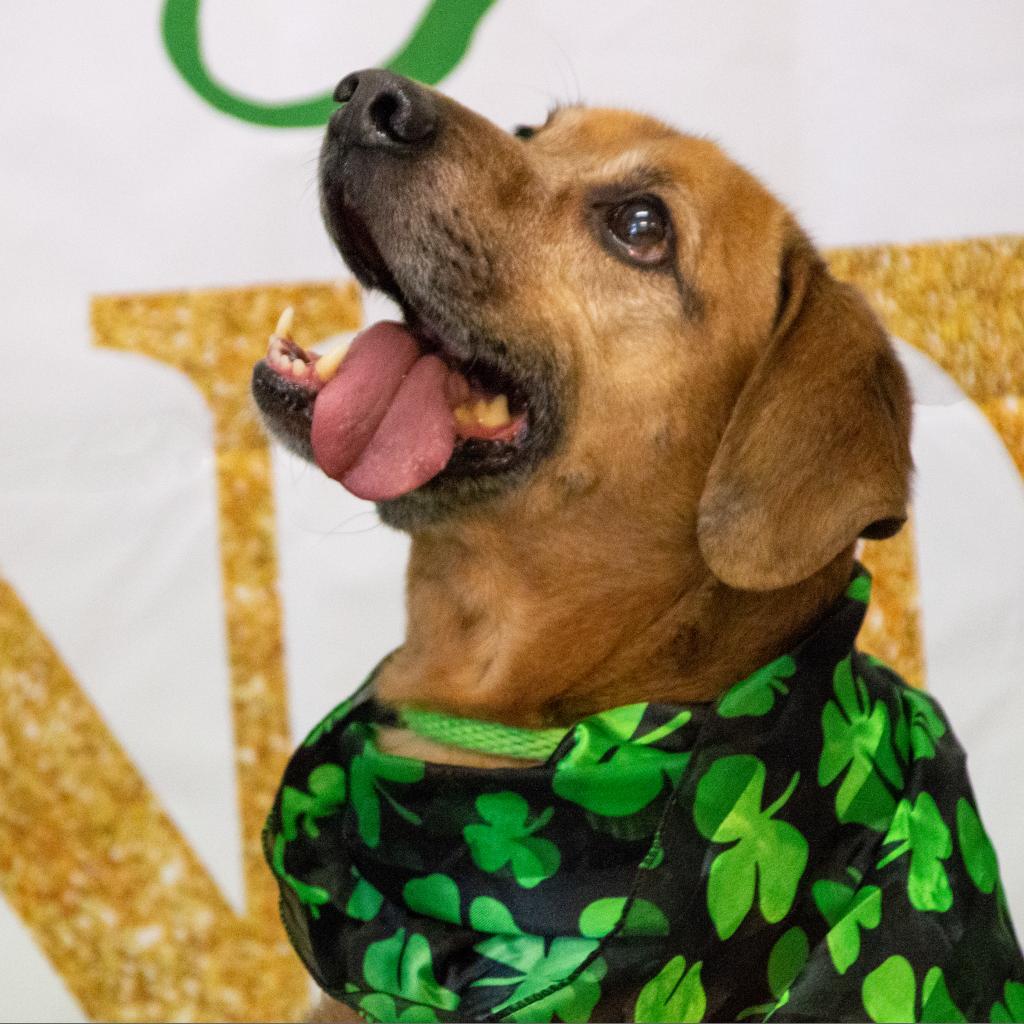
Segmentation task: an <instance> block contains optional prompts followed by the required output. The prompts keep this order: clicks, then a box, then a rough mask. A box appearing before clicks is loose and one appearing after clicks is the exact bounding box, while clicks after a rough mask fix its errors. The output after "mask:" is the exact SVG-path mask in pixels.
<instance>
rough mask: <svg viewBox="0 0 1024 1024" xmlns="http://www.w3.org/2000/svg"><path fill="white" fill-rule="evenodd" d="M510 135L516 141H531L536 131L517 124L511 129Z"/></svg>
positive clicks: (527, 126)
mask: <svg viewBox="0 0 1024 1024" xmlns="http://www.w3.org/2000/svg"><path fill="white" fill-rule="evenodd" d="M512 134H513V135H514V136H515V137H516V138H517V139H522V140H523V141H525V140H526V139H532V138H533V137H534V135H536V134H537V129H536V128H531V127H530V126H529V125H528V124H517V125H516V126H515V128H513V129H512Z"/></svg>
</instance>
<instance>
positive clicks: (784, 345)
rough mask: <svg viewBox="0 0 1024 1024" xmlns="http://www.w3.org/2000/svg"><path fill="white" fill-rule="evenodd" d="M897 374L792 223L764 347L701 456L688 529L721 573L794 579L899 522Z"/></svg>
mask: <svg viewBox="0 0 1024 1024" xmlns="http://www.w3.org/2000/svg"><path fill="white" fill-rule="evenodd" d="M910 415H911V400H910V391H909V388H908V386H907V380H906V376H905V375H904V373H903V369H902V367H901V366H900V364H899V362H898V361H897V359H896V356H895V354H894V352H893V350H892V347H891V345H890V343H889V339H888V338H887V337H886V335H885V332H884V331H883V330H882V328H881V325H880V324H879V323H878V321H877V320H876V319H875V316H874V314H873V313H872V312H871V310H870V309H869V307H868V305H867V303H866V301H865V300H864V298H863V297H862V296H861V295H860V293H859V292H858V291H857V290H856V289H855V288H853V287H852V286H850V285H847V284H842V283H840V282H839V281H836V280H835V279H834V278H833V277H832V276H831V275H830V274H829V273H828V270H827V269H826V267H825V265H824V263H823V261H822V259H821V257H820V256H819V255H818V253H817V252H816V251H815V249H814V247H813V246H812V245H811V243H810V241H809V240H808V239H807V237H806V236H805V235H804V234H803V233H802V232H800V231H799V230H798V229H796V228H795V227H794V228H792V229H791V233H790V238H789V240H788V242H787V244H786V246H785V250H784V252H783V257H782V265H781V269H780V276H779V308H778V312H777V314H776V319H775V325H774V327H773V330H772V336H771V338H770V339H769V342H768V345H767V348H766V349H765V351H764V353H763V355H762V356H761V357H760V359H759V361H758V362H757V364H756V365H755V367H754V370H753V372H752V373H751V375H750V377H749V379H748V380H747V383H746V384H745V385H744V387H743V390H742V391H741V392H740V396H739V399H738V400H737V402H736V406H735V408H734V409H733V413H732V417H731V419H730V420H729V422H728V424H727V426H726V429H725V433H724V435H723V437H722V441H721V443H720V445H719V447H718V451H717V452H716V454H715V457H714V459H713V461H712V464H711V469H710V472H709V474H708V478H707V481H706V483H705V487H704V493H703V495H702V497H701V501H700V507H699V511H698V522H697V538H698V543H699V545H700V550H701V553H702V554H703V556H704V559H705V561H706V562H707V563H708V565H709V566H710V568H711V571H712V572H713V573H714V574H715V575H716V576H717V577H718V578H719V579H721V580H722V581H723V582H724V583H727V584H728V585H729V586H732V587H737V588H740V589H743V590H774V589H776V588H780V587H786V586H789V585H791V584H793V583H798V582H800V581H801V580H804V579H806V578H807V577H808V576H810V575H812V574H813V573H814V572H816V571H817V570H818V569H821V568H822V567H824V566H825V565H827V564H828V563H829V562H830V561H831V560H832V559H833V558H835V557H836V556H837V555H838V554H839V553H840V552H841V551H843V550H844V549H845V548H847V547H848V546H849V545H851V544H853V542H854V541H855V540H856V539H857V537H870V538H873V539H879V538H883V537H889V536H892V535H893V534H894V533H896V532H898V530H899V529H900V527H901V526H902V525H903V523H904V521H905V520H906V515H907V513H906V506H907V498H908V490H909V482H910V473H911V469H912V464H911V457H910Z"/></svg>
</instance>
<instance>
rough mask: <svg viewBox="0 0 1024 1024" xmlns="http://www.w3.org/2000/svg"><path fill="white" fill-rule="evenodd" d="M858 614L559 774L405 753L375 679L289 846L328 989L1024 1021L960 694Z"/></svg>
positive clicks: (299, 766)
mask: <svg viewBox="0 0 1024 1024" xmlns="http://www.w3.org/2000/svg"><path fill="white" fill-rule="evenodd" d="M869 595H870V580H869V577H868V576H867V574H866V573H865V572H864V570H863V569H860V568H859V567H858V569H857V571H856V573H855V575H854V578H853V580H852V581H851V584H850V587H849V588H848V590H847V592H846V595H845V596H844V597H843V598H842V599H841V600H840V601H839V602H838V603H837V605H836V606H835V607H834V608H833V609H832V610H831V612H830V613H829V614H828V615H827V616H826V617H825V619H824V620H823V621H822V622H821V623H820V624H819V626H818V628H817V629H816V631H815V632H814V633H813V634H812V635H811V636H809V637H808V638H807V639H806V640H805V641H804V642H803V643H801V644H800V645H799V646H798V647H797V648H796V649H794V650H793V651H791V652H790V653H789V654H787V655H785V656H784V657H782V658H778V659H776V660H775V661H773V662H771V663H770V664H768V665H766V666H764V667H763V668H762V669H760V670H758V671H757V672H755V673H753V674H752V675H751V676H749V677H748V678H747V679H744V680H741V681H740V682H738V683H737V684H736V685H735V686H733V687H732V688H731V689H730V690H728V691H727V692H726V693H725V694H723V695H722V697H721V698H720V699H719V700H718V701H716V702H715V703H713V704H692V705H687V706H669V705H661V704H633V705H629V706H626V707H621V708H613V709H611V710H609V711H605V712H602V713H600V714H597V715H594V716H592V717H590V718H588V719H585V720H584V721H582V722H579V723H578V724H577V725H576V726H574V727H573V728H571V729H568V730H567V731H566V734H565V736H564V738H563V739H562V741H561V743H560V744H559V746H558V748H557V749H556V750H555V752H554V753H553V754H552V755H551V757H550V758H549V759H548V761H547V762H546V763H544V764H543V765H537V766H535V767H530V768H524V769H492V770H482V769H471V768H463V767H457V766H452V765H441V764H432V763H423V762H421V761H416V760H412V759H409V758H401V757H395V756H392V755H389V754H384V753H382V752H381V751H380V750H379V749H378V748H377V746H376V743H375V734H376V730H377V728H378V727H379V726H380V725H382V724H394V723H395V722H396V718H395V716H394V713H393V712H392V711H391V710H390V709H388V708H386V707H383V706H382V705H380V704H378V703H377V702H376V701H375V699H374V690H373V678H372V676H371V678H370V679H369V680H368V681H367V682H366V684H364V686H363V687H362V689H361V690H360V691H359V692H358V693H357V694H356V696H355V697H354V698H352V699H351V700H350V701H347V702H345V703H344V704H343V705H341V706H340V707H338V708H335V709H334V711H332V712H331V714H329V715H328V716H327V717H326V718H325V719H324V720H323V721H322V722H321V723H320V724H319V725H318V726H317V727H316V729H314V730H313V732H312V733H311V734H310V735H309V737H308V738H307V739H306V741H305V743H304V744H303V745H302V746H301V747H300V748H299V750H298V751H297V752H296V753H295V755H294V756H293V757H292V760H291V762H290V763H289V765H288V768H287V770H286V772H285V777H284V780H283V782H282V786H281V789H280V792H279V793H278V796H277V800H276V801H275V804H274V808H273V810H272V812H271V814H270V818H269V820H268V822H267V827H266V831H265V833H264V848H265V850H266V854H267V859H268V860H269V862H270V864H271V867H272V869H273V871H274V873H275V875H276V877H277V880H278V883H279V885H280V889H281V911H282V916H283V918H284V922H285V925H286V927H287V929H288V933H289V935H290V937H291V940H292V943H293V944H294V946H295V948H296V950H297V952H298V953H299V955H300V957H301V958H302V960H303V961H304V962H305V964H306V966H307V968H308V969H309V970H310V972H311V973H312V975H313V977H314V978H315V979H316V981H317V983H318V984H319V985H320V986H321V987H322V988H323V989H325V990H326V991H327V992H328V993H330V994H331V995H332V996H334V997H335V998H337V999H340V1000H342V1001H343V1002H346V1003H348V1004H349V1005H350V1006H352V1007H353V1008H355V1009H356V1010H357V1011H358V1012H359V1013H360V1014H361V1015H362V1016H363V1017H365V1018H366V1019H367V1020H370V1021H473V1020H510V1021H563V1022H570V1021H573V1022H575V1021H621V1020H636V1021H700V1020H714V1021H720V1020H767V1019H771V1020H773V1021H784V1020H823V1021H826V1020H871V1021H961V1020H983V1021H990V1020H991V1021H1010V1020H1017V1021H1021V1020H1024V960H1022V958H1021V953H1020V948H1019V946H1018V945H1017V941H1016V939H1015V937H1014V933H1013V928H1012V925H1011V923H1010V920H1009V917H1008V914H1007V910H1006V902H1005V899H1004V897H1003V893H1002V889H1001V886H1000V883H999V873H998V868H997V863H996V857H995V853H994V851H993V849H992V845H991V843H990V842H989V840H988V837H987V836H986V834H985V829H984V827H983V825H982V822H981V819H980V817H979V815H978V811H977V807H976V805H975V801H974V797H973V795H972V793H971V789H970V784H969V782H968V780H967V777H966V774H965V771H964V755H963V751H962V750H961V749H960V747H959V746H958V744H957V743H956V740H955V739H954V738H953V736H952V734H951V733H950V729H949V726H948V724H947V722H946V720H945V718H944V717H943V715H942V713H941V711H940V710H939V709H938V707H937V705H936V704H935V702H934V701H933V700H932V699H931V698H930V697H929V696H927V695H926V694H923V693H920V692H918V691H915V690H911V689H909V688H908V687H907V686H906V685H905V684H904V683H903V682H902V680H900V679H899V678H898V677H897V676H896V675H895V674H894V673H893V672H892V671H890V670H889V669H888V668H886V667H885V666H884V665H882V664H880V663H879V662H878V661H877V660H875V659H873V658H870V657H868V656H866V655H863V654H861V653H860V652H858V651H857V650H856V649H855V647H854V640H855V638H856V635H857V632H858V630H859V629H860V625H861V622H862V620H863V617H864V612H865V607H866V604H867V601H868V598H869Z"/></svg>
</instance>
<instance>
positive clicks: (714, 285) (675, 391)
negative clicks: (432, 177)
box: [378, 101, 910, 726]
mask: <svg viewBox="0 0 1024 1024" xmlns="http://www.w3.org/2000/svg"><path fill="white" fill-rule="evenodd" d="M446 102H450V101H446ZM452 108H453V109H452V112H451V113H450V114H449V116H450V117H451V118H452V120H453V123H454V124H455V125H456V126H457V130H455V131H452V132H451V133H450V138H451V140H452V141H450V142H448V143H447V149H446V150H444V151H442V154H441V155H440V156H439V157H437V158H435V159H436V160H440V161H441V171H440V176H441V179H442V180H443V181H444V183H445V190H446V191H445V194H444V195H443V197H441V201H443V208H444V210H446V211H450V210H457V211H458V215H457V217H458V224H459V225H465V224H469V225H471V226H472V230H473V235H474V237H475V238H477V239H483V240H484V241H483V242H481V243H480V244H481V245H482V246H483V245H485V244H486V242H487V240H491V239H493V238H494V236H496V235H499V233H503V235H502V237H504V238H505V239H506V240H507V246H508V249H507V252H506V253H505V255H504V259H503V262H499V266H498V270H497V275H498V277H499V279H500V284H499V285H498V286H495V287H494V288H493V289H492V291H491V292H490V293H489V294H488V295H487V296H486V297H482V298H481V300H480V306H479V307H478V309H477V310H476V312H475V314H474V315H475V316H476V317H477V319H478V320H480V321H482V322H483V324H484V326H485V327H486V328H487V329H488V330H490V331H492V332H493V333H494V334H495V335H496V336H498V337H505V338H510V339H513V340H518V339H520V338H522V339H531V338H541V339H544V341H545V343H546V344H547V345H548V346H549V349H548V351H547V355H548V356H549V357H550V358H553V359H554V361H555V362H556V364H557V365H558V366H559V367H560V368H561V369H562V370H563V371H564V377H565V379H566V380H568V381H569V382H570V388H569V390H570V393H569V394H568V395H566V396H564V397H565V399H566V403H567V406H568V407H569V408H570V409H571V411H572V415H571V418H570V422H569V426H568V429H567V435H566V438H565V441H564V443H563V445H562V446H561V447H560V449H559V450H558V451H557V452H556V453H555V454H554V455H553V456H552V457H551V458H549V459H548V460H547V461H546V462H545V463H543V464H542V465H541V466H540V468H539V469H538V470H537V471H536V472H535V473H534V474H533V475H532V476H531V477H530V478H529V480H528V481H526V482H525V483H524V484H523V485H522V486H520V487H519V488H517V489H515V490H514V491H512V492H511V493H509V494H508V495H506V496H504V497H502V498H500V499H497V500H494V501H492V502H489V503H487V504H486V505H482V506H480V507H479V508H474V509H472V510H468V511H467V513H466V514H465V515H460V516H458V517H456V518H454V519H452V520H451V521H450V522H445V523H444V524H442V525H439V526H431V527H429V528H425V529H422V530H420V531H418V532H415V533H414V536H413V547H412V555H411V559H410V563H409V571H408V591H407V601H408V621H409V625H408V631H407V635H406V641H405V644H404V646H403V647H402V649H401V650H400V651H399V652H398V654H397V655H396V656H395V657H394V658H393V659H391V661H390V662H389V663H388V665H387V667H386V668H385V670H384V671H383V672H382V673H381V676H380V677H379V684H378V689H379V693H380V695H381V697H382V698H383V699H385V700H387V701H391V702H395V703H403V702H408V703H414V704H420V705H424V706H429V707H433V708H439V709H443V710H445V711H448V712H452V713H456V714H462V715H468V716H476V717H483V718H488V719H494V720H498V721H502V722H506V723H509V724H519V725H526V726H542V725H550V724H564V723H569V722H572V721H574V720H576V719H578V718H579V717H580V716H582V715H586V714H588V713H590V712H593V711H596V710H599V709H600V708H604V707H608V706H613V705H617V704H623V703H628V702H632V701H638V700H649V699H660V700H669V701H686V700H708V699H711V698H713V697H714V696H715V695H716V694H717V693H719V692H721V690H722V689H723V688H725V687H726V686H728V685H729V684H730V683H732V682H734V681H736V680H738V679H740V678H742V677H743V676H744V675H746V674H748V673H749V672H750V671H752V670H753V669H754V668H756V667H757V666H758V665H760V664H762V663H764V662H765V661H767V660H769V659H771V658H772V657H775V656H776V655H777V654H779V653H780V652H781V651H782V650H784V649H785V648H786V647H787V646H788V645H790V644H791V643H792V642H793V641H794V639H795V638H796V637H798V636H799V635H800V634H801V633H802V632H804V631H805V630H806V629H807V628H808V627H809V626H810V625H811V624H812V623H813V621H814V620H815V619H816V618H817V617H818V616H819V615H820V614H821V612H822V611H823V610H824V609H825V607H826V606H827V605H828V604H829V603H830V602H831V601H833V600H834V599H835V597H836V596H837V595H838V593H839V592H840V590H841V589H842V587H843V585H844V583H845V581H846V579H847V576H848V573H849V569H850V563H851V559H852V550H853V544H854V542H855V540H856V538H857V536H858V535H859V534H860V533H862V532H863V531H864V530H865V529H866V528H868V527H869V526H870V525H871V524H872V523H874V522H875V521H876V520H900V519H901V517H902V516H903V515H904V508H905V502H906V496H907V478H908V475H909V467H910V458H909V452H908V432H909V399H908V395H907V391H906V384H905V381H904V379H903V376H902V372H901V370H900V368H899V366H898V364H897V362H896V360H895V358H894V356H893V355H892V352H891V350H890V348H889V345H888V341H887V339H886V338H885V336H884V334H883V333H882V331H881V329H880V327H879V326H878V324H877V322H876V321H875V319H874V318H873V316H872V315H871V313H870V312H869V311H868V308H867V306H866V304H865V303H864V302H863V300H862V299H861V298H860V297H859V296H858V295H857V294H856V293H854V292H853V291H852V290H851V289H850V288H849V287H848V286H846V285H841V284H839V283H837V282H836V281H834V280H833V279H832V278H831V277H830V276H829V275H828V273H827V270H826V269H825V267H824V265H823V264H822V263H821V261H820V259H819V258H818V256H817V254H816V253H815V251H814V250H813V248H812V246H811V245H810V243H809V242H808V241H807V240H806V238H805V236H804V235H803V234H802V233H801V232H800V231H799V229H798V228H797V226H796V225H795V223H794V222H793V219H792V217H791V216H790V214H789V213H788V212H787V211H786V210H785V208H784V207H783V206H782V205H781V204H780V203H779V202H778V201H777V200H776V199H774V198H773V197H772V196H771V195H770V194H769V193H768V192H767V191H766V190H765V189H764V188H763V186H761V185H760V184H759V183H758V182H757V181H756V180H755V179H754V178H753V177H752V176H751V175H750V174H748V173H747V172H746V171H744V170H743V169H742V168H740V167H738V166H737V165H736V164H734V163H733V162H732V161H730V160H729V159H728V158H727V157H726V156H724V155H723V154H722V152H721V151H720V150H719V149H718V148H717V147H716V146H715V145H714V144H712V143H710V142H708V141H706V140H703V139H696V138H691V137H688V136H685V135H681V134H679V133H677V132H674V131H672V130H671V129H669V128H667V127H666V126H664V125H662V124H660V123H659V122H656V121H653V120H651V119H649V118H645V117H641V116H638V115H634V114H626V113H623V112H618V111H603V110H584V109H581V108H571V109H567V110H563V111H561V112H559V113H558V114H557V115H556V116H555V117H554V118H553V119H552V120H551V122H550V123H549V124H548V125H547V126H546V127H545V128H544V129H543V130H542V131H540V132H539V133H538V134H537V136H536V137H535V138H534V139H532V140H531V141H529V142H528V143H525V144H522V143H519V142H516V141H515V140H512V139H510V138H509V137H508V136H507V135H505V134H504V133H503V132H499V131H498V130H497V129H496V128H494V126H492V125H490V124H489V123H488V122H486V121H483V120H482V119H480V118H479V117H478V116H477V115H474V114H471V113H469V112H468V111H466V112H463V108H461V107H457V106H455V105H452ZM624 154H625V155H624ZM638 168H640V169H646V170H649V171H652V172H654V173H655V174H656V175H657V177H658V181H659V185H658V187H657V191H658V194H659V195H660V196H661V197H662V199H663V200H664V201H665V202H666V204H667V205H668V207H669V209H670V211H671V214H672V216H673V219H674V224H675V229H676V233H677V251H676V259H677V264H678V266H677V270H678V274H679V276H680V277H681V278H682V279H684V280H685V281H686V282H688V283H689V285H690V287H691V288H692V289H693V291H694V292H695V293H696V294H697V295H698V296H699V299H700V310H699V312H698V313H696V314H692V315H687V314H686V312H685V311H684V309H683V308H682V307H681V302H680V296H679V293H678V291H677V288H676V285H675V282H674V281H673V280H672V277H671V275H666V274H658V273H650V272H645V271H643V270H638V269H636V268H633V267H629V266H625V265H623V264H622V263H620V262H619V261H617V260H615V259H613V258H612V257H610V256H609V255H608V254H607V253H606V252H604V251H603V250H602V249H601V248H600V246H599V245H597V244H596V243H595V241H594V238H593V233H592V231H591V230H590V228H589V226H588V225H587V223H586V222H585V217H584V215H583V213H581V210H582V209H583V208H584V207H585V205H586V201H587V200H586V196H587V193H588V190H591V189H593V188H594V187H595V186H601V185H615V184H617V183H618V182H620V181H621V180H622V179H623V176H625V178H627V179H628V178H629V176H630V175H631V174H633V173H635V172H636V171H637V169H638ZM423 201H425V202H432V200H430V199H426V200H423ZM439 202H440V201H439ZM510 204H511V205H513V206H514V208H515V209H514V216H513V215H510V213H509V206H510ZM439 209H440V206H439ZM440 216H442V217H448V218H451V217H452V216H453V215H452V214H451V213H444V214H441V215H440ZM493 262H494V257H493V255H492V263H493ZM780 290H783V291H787V292H788V295H787V296H786V297H785V301H784V302H783V303H782V304H781V307H780ZM511 343H512V342H511V341H510V344H511ZM529 343H530V342H529V341H527V340H524V341H523V342H522V344H523V345H526V344H529Z"/></svg>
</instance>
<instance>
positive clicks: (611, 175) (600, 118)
mask: <svg viewBox="0 0 1024 1024" xmlns="http://www.w3.org/2000/svg"><path fill="white" fill-rule="evenodd" d="M528 145H529V146H530V147H531V149H532V150H533V151H534V152H536V153H537V154H538V155H542V156H544V157H548V158H550V159H551V160H552V161H553V162H554V163H556V164H557V165H559V166H562V165H568V166H570V167H571V168H572V169H573V171H574V173H575V174H579V173H580V172H584V173H588V174H589V175H592V176H594V177H596V178H599V179H600V180H602V181H606V182H616V181H628V180H629V179H630V178H631V177H632V176H633V175H635V174H637V173H638V172H645V173H648V174H654V175H661V176H663V177H664V178H665V180H666V181H667V182H671V183H674V184H676V185H680V186H692V187H695V188H696V189H697V190H698V191H702V190H703V189H702V185H713V186H714V187H713V189H712V190H713V191H717V189H718V188H720V187H722V186H723V185H725V184H726V183H727V182H729V181H732V180H733V179H734V178H735V177H736V176H740V177H747V175H745V173H744V172H743V170H742V168H740V167H739V165H737V164H736V163H735V162H734V161H733V160H731V159H730V158H729V157H728V156H727V155H726V154H725V153H724V152H723V151H722V150H721V149H720V148H719V147H718V146H717V145H716V144H715V143H714V142H712V141H711V140H709V139H705V138H701V137H699V136H695V135H688V134H686V133H685V132H681V131H678V130H677V129H675V128H672V127H671V126H670V125H667V124H665V123H664V122H662V121H659V120H657V119H656V118H654V117H650V116H648V115H646V114H640V113H636V112H635V111H629V110H616V109H608V108H598V107H582V106H580V107H564V108H561V109H557V110H555V111H554V112H553V113H552V115H551V117H550V118H549V119H548V122H547V124H545V125H544V127H543V128H542V129H540V131H539V132H538V134H537V135H536V137H535V138H534V139H533V140H531V141H530V142H529V143H528Z"/></svg>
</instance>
